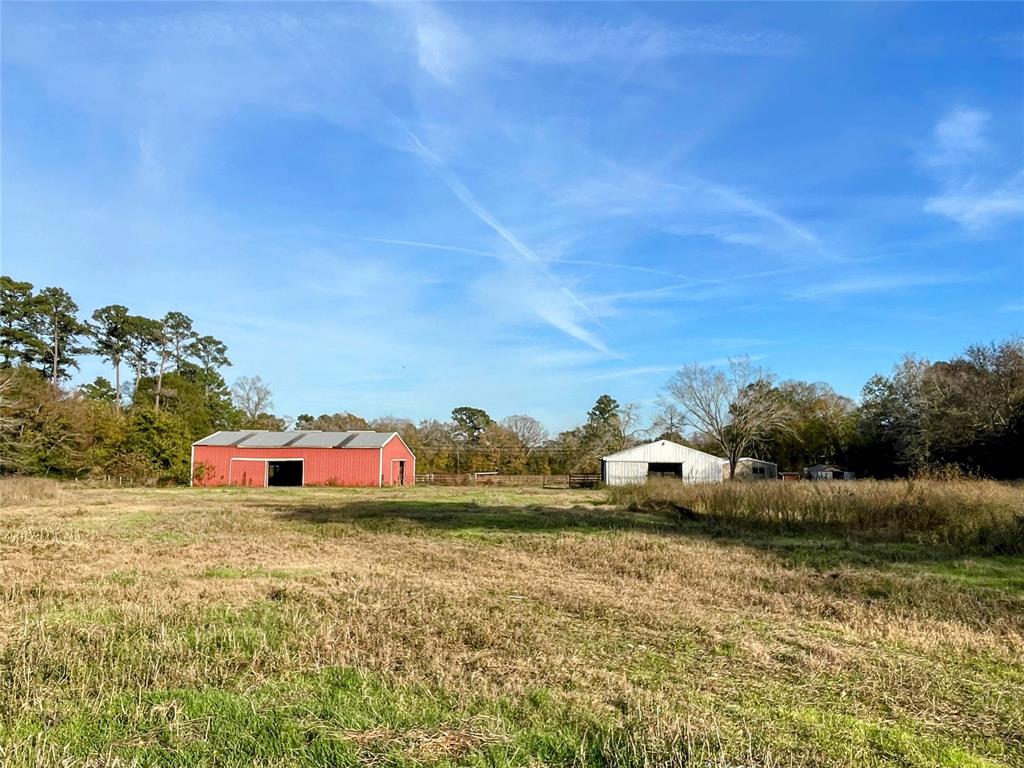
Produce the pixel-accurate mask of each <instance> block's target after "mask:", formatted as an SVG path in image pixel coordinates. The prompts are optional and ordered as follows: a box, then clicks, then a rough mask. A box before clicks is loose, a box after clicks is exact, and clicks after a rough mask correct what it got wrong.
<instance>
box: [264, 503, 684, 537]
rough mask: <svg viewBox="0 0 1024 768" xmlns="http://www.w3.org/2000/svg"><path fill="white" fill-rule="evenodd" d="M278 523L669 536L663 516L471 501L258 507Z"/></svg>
mask: <svg viewBox="0 0 1024 768" xmlns="http://www.w3.org/2000/svg"><path fill="white" fill-rule="evenodd" d="M259 506H262V507H264V508H268V509H270V510H271V511H273V512H275V513H276V514H277V516H278V517H279V518H280V519H283V520H291V521H299V522H306V523H311V524H314V525H331V524H339V525H349V526H354V527H357V528H360V529H363V530H370V531H395V532H399V531H411V530H421V531H424V532H429V531H435V532H441V533H444V532H448V533H456V532H460V531H471V532H478V533H479V532H485V531H489V532H493V533H557V532H560V531H578V532H582V533H594V532H599V531H646V532H651V533H655V532H662V533H671V532H672V531H673V530H674V529H675V528H676V524H675V522H674V521H672V520H671V519H669V518H666V517H663V516H661V515H652V514H645V513H634V512H626V511H621V510H613V509H601V508H598V509H595V508H588V507H582V506H576V507H549V506H545V505H542V504H534V505H529V506H495V505H489V504H478V503H475V502H473V501H467V502H459V501H455V502H452V501H405V500H389V501H361V500H360V501H351V502H340V503H335V504H305V505H282V504H261V505H259Z"/></svg>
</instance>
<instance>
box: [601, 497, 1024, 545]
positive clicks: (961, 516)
mask: <svg viewBox="0 0 1024 768" xmlns="http://www.w3.org/2000/svg"><path fill="white" fill-rule="evenodd" d="M610 491H611V493H612V498H613V499H614V500H615V501H616V502H617V503H619V504H622V505H624V506H627V507H629V508H631V509H634V510H639V511H675V512H680V513H682V514H683V515H691V514H697V515H701V516H703V517H705V518H708V519H714V520H716V521H720V522H727V523H738V524H743V525H759V526H762V527H767V528H772V529H775V530H800V529H808V528H817V529H819V530H820V529H828V530H831V531H833V532H835V533H839V534H842V535H851V536H858V537H861V538H867V539H872V540H877V541H896V542H902V541H910V542H919V543H929V544H939V545H943V546H948V547H956V548H962V549H966V548H974V549H977V550H979V551H984V552H990V553H993V554H1021V553H1024V488H1022V487H1021V486H1020V485H1016V486H1015V485H1011V484H1009V483H999V482H995V481H991V480H971V479H927V478H922V479H909V480H858V481H856V482H814V483H811V482H796V483H793V482H786V483H779V482H736V483H710V484H709V483H704V484H697V485H683V484H681V483H678V482H672V481H655V482H652V483H649V484H647V485H639V486H627V487H619V488H613V489H610Z"/></svg>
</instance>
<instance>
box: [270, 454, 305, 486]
mask: <svg viewBox="0 0 1024 768" xmlns="http://www.w3.org/2000/svg"><path fill="white" fill-rule="evenodd" d="M267 485H302V461H301V460H300V459H295V460H292V461H270V462H267Z"/></svg>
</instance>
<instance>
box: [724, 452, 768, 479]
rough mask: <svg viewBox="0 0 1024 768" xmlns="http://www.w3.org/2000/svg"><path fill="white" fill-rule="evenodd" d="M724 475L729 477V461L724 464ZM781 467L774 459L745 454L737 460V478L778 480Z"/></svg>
mask: <svg viewBox="0 0 1024 768" xmlns="http://www.w3.org/2000/svg"><path fill="white" fill-rule="evenodd" d="M722 477H724V478H725V479H726V480H728V479H729V462H728V461H726V462H725V464H723V465H722ZM778 478H779V467H778V465H777V464H776V463H775V462H773V461H764V460H763V459H751V458H750V457H748V456H744V457H743V458H742V459H739V460H737V462H736V479H737V480H778Z"/></svg>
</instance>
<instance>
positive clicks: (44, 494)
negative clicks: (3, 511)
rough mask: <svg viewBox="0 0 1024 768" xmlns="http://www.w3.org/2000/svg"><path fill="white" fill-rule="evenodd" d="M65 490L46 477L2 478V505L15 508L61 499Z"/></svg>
mask: <svg viewBox="0 0 1024 768" xmlns="http://www.w3.org/2000/svg"><path fill="white" fill-rule="evenodd" d="M62 493H63V488H62V486H61V484H60V482H58V481H57V480H52V479H49V478H45V477H22V476H19V475H8V476H0V505H3V506H14V505H17V504H27V503H30V502H33V501H44V500H45V501H52V500H55V499H59V498H60V497H61V494H62Z"/></svg>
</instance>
